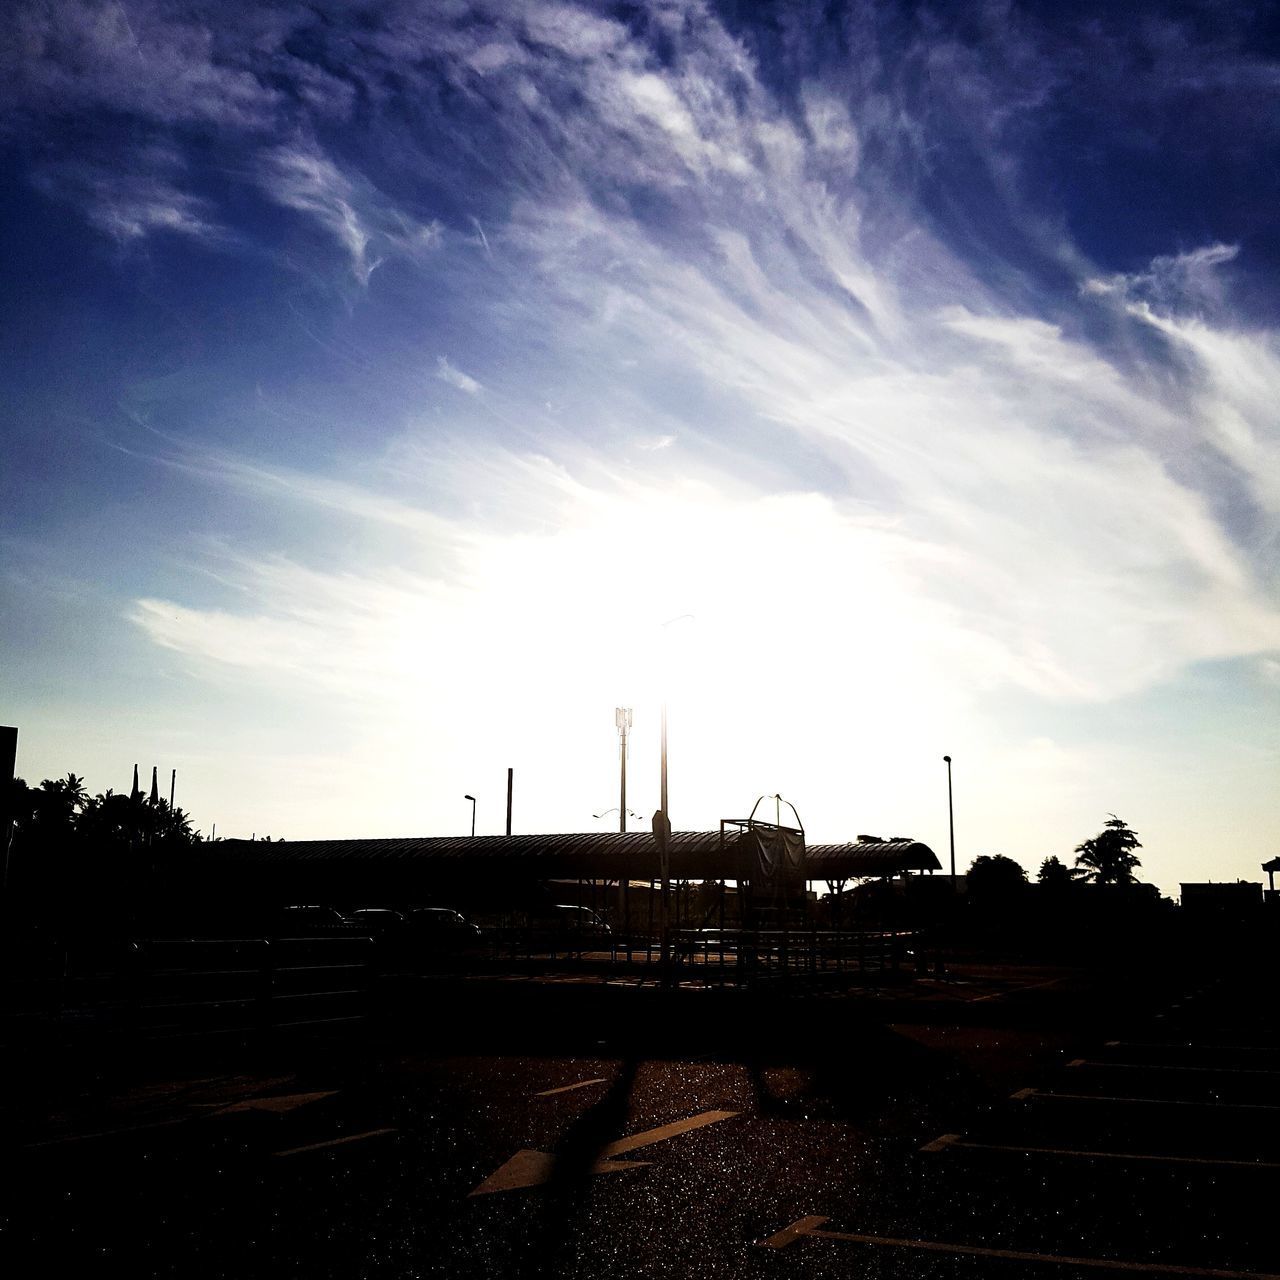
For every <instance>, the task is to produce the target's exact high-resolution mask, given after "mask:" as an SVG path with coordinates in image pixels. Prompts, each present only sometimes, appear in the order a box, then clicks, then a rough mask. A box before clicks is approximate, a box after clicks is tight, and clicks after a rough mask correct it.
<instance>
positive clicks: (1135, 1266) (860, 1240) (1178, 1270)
mask: <svg viewBox="0 0 1280 1280" xmlns="http://www.w3.org/2000/svg"><path fill="white" fill-rule="evenodd" d="M824 1222H830V1218H819V1217H811V1218H801V1219H800V1220H799V1221H798V1222H793V1223H792V1224H791V1225H790V1226H789V1227H785V1228H784V1229H783V1230H781V1231H779V1232H778V1233H777V1235H772V1236H770V1237H769V1238H768V1239H767V1240H761V1241H759V1242H758V1243H759V1244H760V1245H762V1246H763V1247H764V1248H766V1249H785V1248H786V1247H787V1246H788V1245H790V1244H794V1243H795V1242H796V1241H797V1240H800V1239H802V1238H804V1237H805V1236H816V1237H817V1238H818V1239H820V1240H849V1241H852V1242H853V1243H854V1244H869V1245H875V1246H878V1247H879V1248H882V1249H884V1248H887V1249H922V1250H925V1251H926V1252H929V1253H960V1254H966V1255H968V1256H970V1257H978V1258H1010V1259H1012V1260H1014V1261H1016V1262H1042V1263H1047V1264H1050V1265H1053V1266H1068V1267H1097V1268H1099V1269H1101V1270H1105V1271H1139V1272H1147V1273H1148V1274H1155V1275H1166V1276H1167V1275H1175V1276H1207V1277H1213V1278H1214V1280H1280V1276H1275V1275H1273V1274H1271V1273H1270V1272H1264V1271H1228V1270H1225V1269H1224V1268H1221V1267H1185V1266H1181V1265H1179V1264H1178V1263H1173V1262H1124V1261H1121V1260H1120V1259H1117V1258H1077V1257H1072V1256H1070V1255H1068V1254H1062V1253H1026V1252H1024V1251H1022V1250H1021V1249H987V1248H981V1247H979V1246H977V1245H969V1244H950V1243H948V1242H947V1241H943V1240H900V1239H897V1238H896V1237H894V1236H868V1235H861V1234H856V1233H854V1232H851V1231H823V1230H821V1229H820V1228H821V1227H822V1224H823V1223H824Z"/></svg>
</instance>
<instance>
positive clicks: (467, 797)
mask: <svg viewBox="0 0 1280 1280" xmlns="http://www.w3.org/2000/svg"><path fill="white" fill-rule="evenodd" d="M462 798H463V799H464V800H470V801H471V803H472V804H475V802H476V798H475V796H463V797H462Z"/></svg>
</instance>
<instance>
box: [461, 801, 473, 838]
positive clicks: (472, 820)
mask: <svg viewBox="0 0 1280 1280" xmlns="http://www.w3.org/2000/svg"><path fill="white" fill-rule="evenodd" d="M462 798H463V799H464V800H470V801H471V835H472V837H473V838H474V836H475V834H476V798H475V796H463V797H462Z"/></svg>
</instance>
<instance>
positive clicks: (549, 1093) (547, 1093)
mask: <svg viewBox="0 0 1280 1280" xmlns="http://www.w3.org/2000/svg"><path fill="white" fill-rule="evenodd" d="M607 1083H608V1081H607V1080H606V1079H605V1077H604V1076H601V1077H600V1079H599V1080H579V1081H578V1083H577V1084H562V1085H561V1086H560V1087H559V1088H558V1089H543V1091H542V1092H541V1093H535V1094H534V1095H533V1096H534V1097H535V1098H552V1097H554V1096H555V1095H556V1094H557V1093H572V1092H573V1090H574V1089H585V1088H586V1087H587V1086H588V1085H592V1084H607Z"/></svg>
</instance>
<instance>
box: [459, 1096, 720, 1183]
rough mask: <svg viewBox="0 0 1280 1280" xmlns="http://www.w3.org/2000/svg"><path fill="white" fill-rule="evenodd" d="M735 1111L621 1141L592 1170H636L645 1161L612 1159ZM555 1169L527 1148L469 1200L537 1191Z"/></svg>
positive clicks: (547, 1158)
mask: <svg viewBox="0 0 1280 1280" xmlns="http://www.w3.org/2000/svg"><path fill="white" fill-rule="evenodd" d="M737 1114H738V1113H737V1112H736V1111H704V1112H702V1113H701V1114H700V1115H696V1116H688V1117H687V1118H686V1119H684V1120H675V1121H673V1122H672V1123H671V1124H663V1125H659V1126H658V1127H657V1128H656V1129H646V1130H645V1131H644V1132H643V1133H633V1134H632V1135H631V1137H629V1138H619V1139H618V1140H617V1142H611V1143H609V1145H608V1146H607V1147H602V1148H601V1150H600V1154H599V1155H598V1156H597V1157H596V1162H595V1164H593V1165H592V1166H591V1172H592V1173H620V1172H622V1171H623V1170H624V1169H635V1168H639V1167H640V1166H641V1165H644V1164H647V1163H648V1161H644V1160H610V1159H609V1157H610V1156H620V1155H625V1154H626V1153H627V1152H628V1151H638V1150H639V1149H640V1148H641V1147H650V1146H652V1145H653V1144H654V1143H655V1142H665V1141H666V1140H667V1139H668V1138H676V1137H679V1136H680V1134H682V1133H688V1132H689V1131H690V1130H691V1129H701V1128H703V1127H704V1126H706V1125H709V1124H718V1123H719V1122H720V1121H721V1120H729V1119H731V1118H732V1117H734V1116H736V1115H737ZM555 1167H556V1157H555V1156H554V1155H552V1154H550V1153H549V1152H546V1151H532V1150H530V1149H528V1148H525V1149H524V1150H523V1151H517V1152H516V1153H515V1155H513V1156H512V1157H511V1159H510V1160H508V1161H507V1162H506V1164H504V1165H502V1166H501V1168H499V1169H497V1170H495V1171H494V1172H493V1173H491V1174H490V1175H489V1176H488V1177H487V1178H486V1179H485V1180H484V1181H483V1182H482V1183H480V1185H479V1186H477V1187H475V1188H473V1189H472V1190H471V1191H469V1192H468V1193H467V1194H468V1196H483V1195H489V1194H490V1193H492V1192H494V1191H516V1190H519V1189H520V1188H521V1187H537V1186H541V1185H542V1184H543V1183H544V1182H548V1181H550V1179H551V1175H552V1174H553V1173H554V1171H555Z"/></svg>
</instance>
